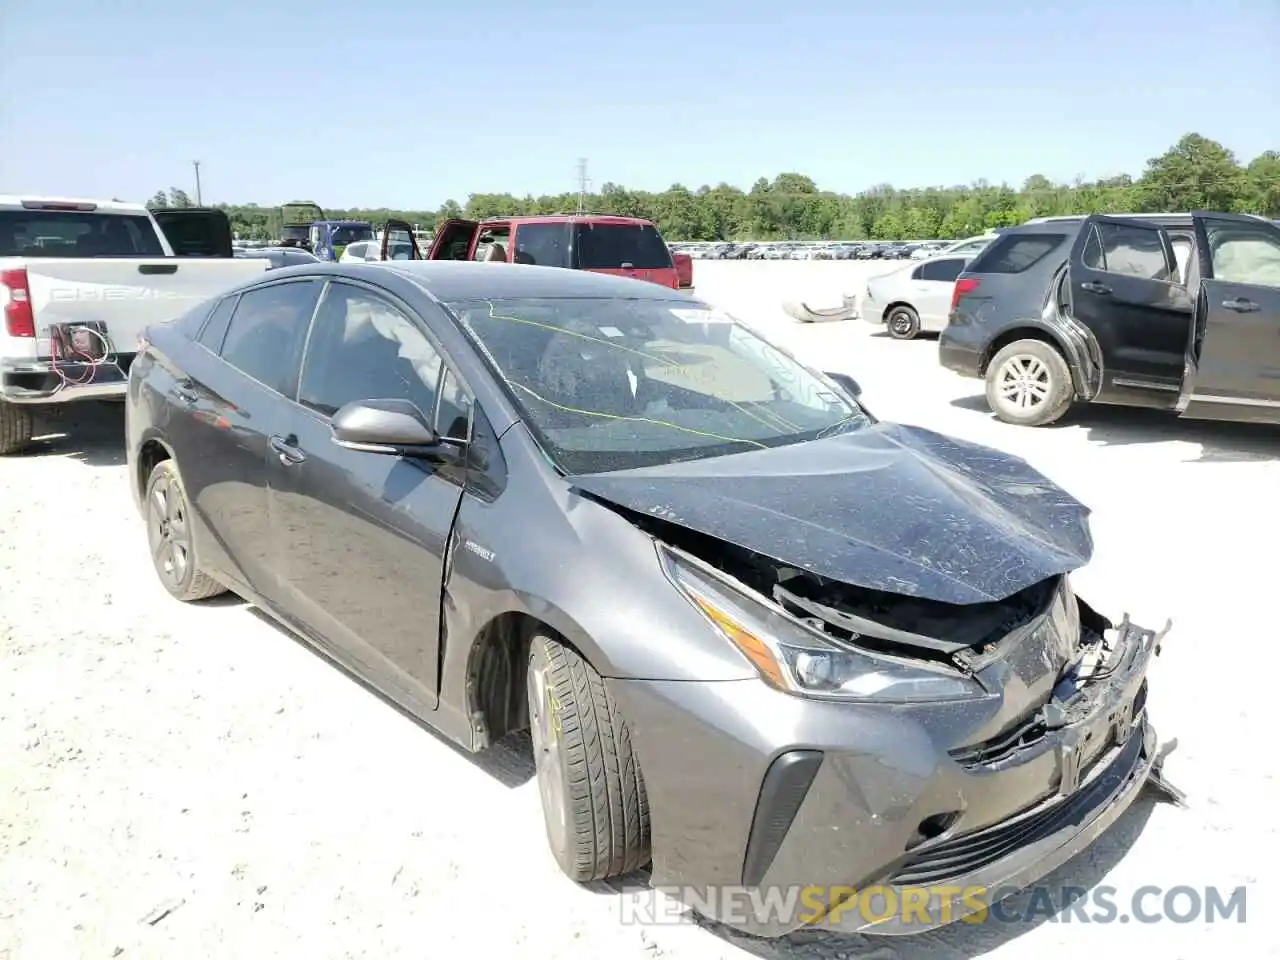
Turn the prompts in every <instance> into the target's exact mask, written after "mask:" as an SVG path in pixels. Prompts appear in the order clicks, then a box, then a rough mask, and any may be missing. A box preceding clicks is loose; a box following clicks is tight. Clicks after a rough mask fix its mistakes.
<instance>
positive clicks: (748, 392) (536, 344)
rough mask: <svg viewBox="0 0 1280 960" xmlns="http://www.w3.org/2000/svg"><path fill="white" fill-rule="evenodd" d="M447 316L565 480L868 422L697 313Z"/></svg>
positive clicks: (493, 304) (776, 353)
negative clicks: (479, 351)
mask: <svg viewBox="0 0 1280 960" xmlns="http://www.w3.org/2000/svg"><path fill="white" fill-rule="evenodd" d="M449 307H450V309H452V310H453V311H454V313H456V314H457V315H458V317H459V319H460V320H461V321H462V323H463V325H464V326H465V327H466V329H467V330H468V331H469V332H470V333H471V334H472V335H473V337H474V338H475V339H476V340H477V341H478V342H479V344H480V345H481V347H482V348H483V350H484V351H485V352H486V353H487V354H488V356H489V360H490V362H491V363H492V364H493V365H494V366H495V367H496V368H497V371H498V373H499V375H500V376H501V378H502V379H504V380H505V381H506V382H507V384H508V385H509V386H510V388H511V392H512V394H513V395H514V397H515V400H516V402H517V404H518V405H519V406H520V408H521V411H522V413H523V415H524V420H525V422H526V423H527V424H528V425H529V427H530V428H531V429H532V431H533V432H534V434H535V436H536V437H537V438H538V440H539V442H540V443H541V444H542V446H543V448H544V449H545V450H546V452H547V454H548V456H550V457H551V459H552V460H553V461H554V462H555V463H556V464H557V466H559V467H560V468H561V469H562V470H564V471H565V472H566V473H571V474H574V473H598V472H603V471H608V470H626V469H631V468H634V467H643V466H651V465H655V464H663V463H671V462H674V461H678V460H694V459H699V458H702V457H713V456H720V455H723V454H729V453H742V452H744V451H747V450H756V449H763V448H765V447H773V446H781V445H783V444H788V443H797V442H800V441H802V440H812V439H817V438H819V437H823V436H829V435H832V434H835V433H839V432H842V431H844V430H849V429H856V428H858V427H861V426H864V425H865V424H866V423H868V422H869V420H868V418H867V417H866V415H865V414H864V413H863V412H862V410H861V409H860V408H859V407H857V406H856V405H854V404H853V403H852V401H851V400H850V399H848V398H847V397H845V396H844V395H843V394H842V393H840V392H839V391H838V390H837V389H836V388H834V387H833V386H832V385H831V384H830V383H829V382H828V381H827V380H826V379H825V378H823V377H821V376H819V375H818V374H815V373H813V372H811V371H810V370H808V369H807V368H805V367H803V366H801V365H800V364H799V363H797V362H796V361H795V360H793V359H791V358H790V357H789V356H787V355H786V354H785V353H783V352H782V351H780V350H778V349H777V348H776V347H773V346H772V345H770V344H769V343H767V342H765V341H764V340H762V339H760V338H759V337H758V336H756V335H755V334H754V333H752V332H751V331H750V330H749V329H748V328H747V327H745V326H743V325H742V324H741V323H739V322H737V321H736V320H734V319H732V318H731V317H729V316H728V315H726V314H724V313H721V312H719V311H714V310H712V309H710V308H708V307H705V306H703V305H702V304H694V303H689V302H688V301H680V300H602V299H572V300H560V299H554V300H553V299H512V300H467V301H462V302H455V303H451V304H449Z"/></svg>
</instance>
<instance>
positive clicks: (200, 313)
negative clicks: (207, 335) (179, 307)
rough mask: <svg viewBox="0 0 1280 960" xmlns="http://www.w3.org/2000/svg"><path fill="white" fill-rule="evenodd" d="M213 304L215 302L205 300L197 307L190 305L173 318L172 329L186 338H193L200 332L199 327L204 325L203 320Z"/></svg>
mask: <svg viewBox="0 0 1280 960" xmlns="http://www.w3.org/2000/svg"><path fill="white" fill-rule="evenodd" d="M215 306H216V304H215V303H214V302H213V301H211V300H207V301H205V302H204V303H202V304H200V306H198V307H192V308H191V309H190V310H188V311H187V312H186V313H184V314H182V315H181V316H178V317H175V318H174V319H173V321H172V323H173V326H174V329H175V330H177V331H178V332H179V333H181V334H182V335H183V336H184V337H186V338H187V339H188V340H195V339H196V337H197V336H198V335H199V333H200V328H201V327H203V326H204V322H205V320H206V319H207V318H208V316H209V311H211V310H212V309H213V308H214V307H215Z"/></svg>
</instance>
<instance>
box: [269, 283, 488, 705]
mask: <svg viewBox="0 0 1280 960" xmlns="http://www.w3.org/2000/svg"><path fill="white" fill-rule="evenodd" d="M446 374H447V377H446ZM442 381H443V383H442ZM458 383H459V381H458V379H457V376H456V374H454V373H451V372H450V371H449V368H448V367H447V366H446V364H445V363H444V361H443V359H442V356H441V353H440V351H439V349H438V348H437V346H436V344H435V342H434V340H433V339H432V337H431V336H430V335H429V334H428V333H427V328H426V325H425V323H424V322H423V320H422V318H420V317H418V316H416V315H415V314H414V313H413V312H412V311H411V310H410V309H409V308H408V307H407V306H406V305H405V304H403V303H401V302H399V301H397V300H395V299H393V298H392V297H390V295H388V294H386V293H384V292H382V291H380V290H378V289H376V288H373V287H371V286H369V285H367V284H360V283H356V282H353V281H347V280H335V281H333V282H331V283H330V284H329V285H328V287H327V289H326V291H325V294H324V297H323V299H322V301H321V305H320V308H319V310H318V311H317V312H316V318H315V322H314V323H313V325H312V329H311V333H310V336H309V337H308V341H307V348H306V355H305V359H304V361H303V367H302V373H301V377H300V382H299V388H298V396H297V404H296V406H295V411H296V413H295V416H294V418H293V421H292V423H291V424H290V425H289V428H288V430H287V432H280V433H278V434H276V435H275V436H273V437H271V438H270V439H269V442H270V443H271V444H272V448H273V454H274V456H273V457H272V462H271V464H270V467H269V470H268V485H269V487H270V501H271V524H270V526H271V538H272V542H273V544H274V545H275V550H276V553H275V565H276V569H277V570H278V571H279V576H280V578H281V581H282V584H283V593H284V598H283V600H282V608H283V610H284V612H285V613H286V615H287V616H289V617H290V619H293V620H295V621H296V622H297V623H299V624H300V625H301V626H302V627H303V628H304V630H305V631H306V632H307V633H308V634H310V635H311V636H312V637H314V638H315V640H316V641H317V642H319V643H321V644H322V645H323V646H325V647H326V648H328V649H329V650H330V651H331V652H332V653H333V654H334V655H335V656H336V657H338V658H339V659H340V660H342V661H344V662H345V663H347V664H348V665H349V666H350V667H352V668H353V669H355V670H356V671H357V672H358V673H360V674H361V675H362V676H365V677H367V678H369V679H370V680H371V681H372V682H373V683H374V684H375V685H377V686H378V687H380V688H381V689H383V690H384V691H385V692H387V693H389V694H390V695H392V696H393V697H394V698H395V699H396V700H398V701H399V702H401V703H404V704H406V705H408V706H410V707H412V708H417V709H423V710H431V709H434V708H435V705H436V702H437V699H436V698H437V684H438V679H439V677H438V659H437V658H438V655H439V630H440V604H441V596H442V593H441V591H442V586H443V579H444V562H445V561H444V558H445V555H446V547H447V545H448V542H449V537H450V534H451V531H452V528H453V524H454V520H455V517H456V515H457V511H458V504H459V502H460V501H461V497H462V489H463V481H464V479H465V476H464V474H465V471H464V470H463V469H462V468H461V467H455V466H451V465H441V464H435V463H431V462H428V461H425V460H418V459H402V458H399V457H395V456H388V455H386V454H379V453H368V452H361V451H355V450H349V449H346V448H344V447H340V446H338V445H337V444H335V443H334V442H333V439H332V431H331V428H330V418H331V416H332V415H333V414H334V413H336V412H337V411H338V410H339V409H340V408H341V407H342V406H344V405H345V404H347V403H350V402H353V401H357V400H371V399H386V398H394V399H404V400H411V401H413V402H414V403H416V404H417V405H418V407H419V408H420V409H421V410H422V411H423V414H424V416H425V417H426V418H427V419H428V422H430V423H434V424H438V432H440V433H441V434H442V435H449V436H455V437H458V436H461V437H462V438H465V437H466V436H468V435H469V434H468V431H469V430H470V420H469V413H470V404H469V401H467V400H466V399H465V397H467V396H469V394H468V393H467V392H466V391H462V390H459V389H458Z"/></svg>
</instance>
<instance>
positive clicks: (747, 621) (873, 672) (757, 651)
mask: <svg viewBox="0 0 1280 960" xmlns="http://www.w3.org/2000/svg"><path fill="white" fill-rule="evenodd" d="M658 553H659V556H660V558H661V561H662V564H663V567H664V568H665V570H666V572H667V576H668V577H669V578H670V580H671V582H672V583H673V584H675V586H676V588H677V589H679V590H680V592H681V593H683V594H684V596H685V597H686V598H687V599H688V600H689V602H690V603H692V604H693V605H694V606H695V607H696V608H697V609H698V610H699V611H701V612H702V614H703V615H704V616H705V617H706V618H707V619H708V620H709V621H711V624H712V625H713V626H714V627H715V628H716V629H717V630H718V631H719V632H720V633H721V634H722V635H723V636H724V638H725V639H726V640H728V641H729V642H730V643H732V644H733V645H734V646H735V647H736V648H737V649H738V650H739V651H740V652H741V653H742V655H743V656H745V657H746V658H747V659H748V660H749V661H750V662H751V664H752V665H753V666H754V667H755V668H756V670H758V671H759V673H760V676H761V677H763V678H764V679H765V680H766V681H767V682H768V683H770V684H772V685H773V686H775V687H777V688H778V689H779V690H783V691H785V692H787V693H793V694H798V695H801V696H807V697H829V698H832V699H840V700H869V701H880V702H891V703H909V702H913V701H931V700H967V699H974V698H979V697H982V696H984V695H985V691H984V690H983V689H982V687H980V686H979V685H978V683H977V682H976V681H974V680H972V679H970V678H969V677H967V676H965V675H964V674H962V673H960V672H959V671H956V670H951V669H948V668H946V667H944V666H941V665H934V664H930V663H922V662H918V661H912V660H908V659H905V658H899V657H893V656H889V655H886V654H883V653H875V652H871V651H868V650H862V649H858V648H855V647H852V646H850V645H848V644H844V643H841V642H839V641H838V640H836V639H834V638H832V637H828V636H824V635H823V634H822V633H820V632H819V631H817V630H815V629H814V628H812V627H810V626H809V625H807V624H805V623H802V622H800V621H799V620H796V619H795V618H794V617H792V616H791V615H790V614H788V613H786V612H785V611H784V610H782V608H781V607H778V606H776V605H775V604H773V603H772V602H771V601H769V600H767V599H766V598H764V597H761V596H759V595H758V594H755V593H754V592H753V591H751V590H750V588H748V587H746V586H745V585H743V584H740V583H738V582H737V581H736V580H734V579H733V578H731V577H729V576H728V575H726V574H724V573H722V572H720V571H718V570H716V569H714V568H713V567H710V566H708V565H707V564H705V563H703V562H702V561H700V560H697V559H696V558H694V557H692V556H690V555H688V554H686V553H684V552H682V551H677V550H675V549H673V548H671V547H668V546H666V545H664V544H659V545H658Z"/></svg>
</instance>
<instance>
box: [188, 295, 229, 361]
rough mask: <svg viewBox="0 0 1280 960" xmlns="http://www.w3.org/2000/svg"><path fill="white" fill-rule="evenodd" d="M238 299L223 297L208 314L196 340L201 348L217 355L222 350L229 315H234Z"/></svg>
mask: <svg viewBox="0 0 1280 960" xmlns="http://www.w3.org/2000/svg"><path fill="white" fill-rule="evenodd" d="M238 299H239V298H238V297H223V298H222V299H221V300H219V301H218V305H217V306H216V307H214V308H213V313H211V314H209V319H208V320H207V321H206V322H205V325H204V326H203V327H202V328H201V330H200V336H199V337H197V338H196V340H197V342H199V343H200V344H201V345H202V346H204V347H205V348H207V349H208V350H211V351H212V352H214V353H218V352H220V351H221V350H222V340H223V338H224V337H226V335H227V327H228V326H229V325H230V323H231V315H232V314H233V313H235V310H236V302H237V301H238Z"/></svg>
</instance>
